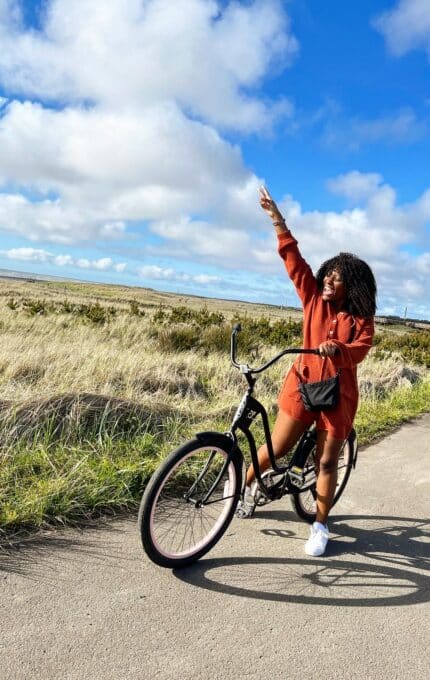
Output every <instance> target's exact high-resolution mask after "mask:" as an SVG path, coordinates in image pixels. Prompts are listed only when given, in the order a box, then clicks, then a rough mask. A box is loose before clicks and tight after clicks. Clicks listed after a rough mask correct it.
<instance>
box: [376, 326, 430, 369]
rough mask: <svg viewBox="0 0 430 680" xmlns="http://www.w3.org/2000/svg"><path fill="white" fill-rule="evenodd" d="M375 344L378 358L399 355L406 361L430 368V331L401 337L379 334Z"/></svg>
mask: <svg viewBox="0 0 430 680" xmlns="http://www.w3.org/2000/svg"><path fill="white" fill-rule="evenodd" d="M373 344H374V345H375V347H376V350H375V356H376V357H377V358H384V357H386V356H390V355H392V354H398V355H400V356H401V358H402V359H403V360H404V361H407V362H412V363H414V364H421V365H423V366H426V367H427V368H429V367H430V331H416V332H414V333H403V334H401V335H396V334H394V333H384V332H383V333H377V334H376V335H375V338H374V341H373Z"/></svg>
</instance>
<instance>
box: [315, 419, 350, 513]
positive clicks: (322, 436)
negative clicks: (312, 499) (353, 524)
mask: <svg viewBox="0 0 430 680" xmlns="http://www.w3.org/2000/svg"><path fill="white" fill-rule="evenodd" d="M344 441H345V440H344V439H335V437H333V436H332V435H331V434H330V433H329V432H327V430H318V432H317V467H318V469H317V472H318V476H317V516H316V521H317V522H320V523H321V524H326V523H327V517H328V514H329V512H330V508H331V504H332V503H333V498H334V494H335V491H336V483H337V465H338V460H339V454H340V451H341V449H342V446H343V443H344Z"/></svg>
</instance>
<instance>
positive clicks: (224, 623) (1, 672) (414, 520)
mask: <svg viewBox="0 0 430 680" xmlns="http://www.w3.org/2000/svg"><path fill="white" fill-rule="evenodd" d="M429 492H430V414H429V415H426V416H425V417H423V418H421V419H419V420H417V421H415V422H414V423H411V424H408V425H405V426H403V427H402V428H401V429H400V430H398V431H397V432H395V433H394V434H392V435H390V436H389V437H387V438H385V439H384V440H383V441H382V442H380V443H378V444H376V445H375V446H372V447H369V448H367V449H366V450H365V451H363V452H361V454H359V461H358V467H357V469H356V470H355V472H354V473H353V475H352V476H351V479H350V482H349V485H348V487H347V490H346V493H345V497H344V498H343V499H341V501H340V502H339V503H338V505H337V506H336V508H334V509H333V513H332V517H331V523H330V529H331V536H332V538H331V541H330V544H329V548H328V551H327V555H326V556H325V557H321V558H308V557H307V556H306V555H304V553H303V543H304V540H305V539H306V538H307V535H308V526H307V525H306V524H304V523H302V522H301V521H299V520H298V519H297V518H296V516H295V515H294V514H293V513H292V512H291V511H290V506H289V500H288V499H283V500H282V501H279V502H277V503H273V504H271V505H269V506H266V507H265V508H261V509H260V511H259V512H257V513H256V514H255V516H254V518H253V519H252V520H238V519H236V520H234V521H233V523H232V525H231V526H230V528H229V529H228V531H227V534H226V535H225V536H224V537H223V539H222V540H221V541H220V543H219V544H218V545H217V546H216V547H215V548H214V549H213V550H212V551H211V552H210V553H209V554H208V555H207V556H206V557H205V558H203V559H202V560H201V561H200V562H199V563H197V564H196V565H194V566H193V567H190V568H187V569H186V570H182V571H179V572H177V573H174V572H171V571H169V570H165V569H161V568H159V567H156V566H155V565H153V564H152V563H151V562H150V561H149V560H148V559H147V558H146V556H145V555H144V554H143V552H142V549H141V545H140V541H139V536H138V533H137V529H136V518H135V517H132V518H129V519H126V520H121V521H115V522H110V523H108V524H105V525H104V526H101V527H99V528H97V529H86V530H85V531H75V530H73V531H65V532H61V533H60V532H50V533H47V534H45V535H43V536H40V537H38V538H35V539H32V540H31V541H26V542H25V543H24V544H22V545H21V546H20V547H19V549H17V550H13V551H11V552H8V553H0V630H1V635H0V677H1V678H2V680H3V679H6V678H7V679H8V680H9V679H13V680H15V679H17V680H18V679H21V678H26V679H27V678H32V679H34V678H43V679H48V678H49V679H50V678H66V679H69V678H70V679H72V678H73V679H74V678H76V679H79V680H86V679H93V678H94V679H97V680H99V679H103V680H105V679H106V680H108V679H110V678H115V679H116V678H118V679H123V678H127V679H128V678H145V679H146V678H148V679H149V678H151V679H152V678H156V679H160V680H161V679H163V680H164V679H169V680H170V679H173V678H174V679H175V680H176V679H182V678H188V679H200V678H202V679H203V678H204V679H205V680H212V679H214V680H215V679H218V678H223V679H224V678H237V679H241V678H247V679H248V678H250V677H253V678H257V679H266V678H267V679H269V678H270V680H277V679H278V678H279V679H284V678H285V679H286V678H288V679H296V678H297V679H299V678H300V679H301V680H303V679H305V680H306V679H307V678H314V677H315V676H319V677H321V678H324V679H325V680H331V679H332V678H336V679H341V680H343V679H347V680H355V679H358V678H360V679H363V680H364V679H366V680H377V679H378V680H379V679H381V680H382V679H384V680H385V679H386V678H390V680H397V679H399V680H403V679H404V678H408V679H409V678H411V679H412V680H420V679H421V678H423V679H424V678H426V679H427V678H428V677H429V668H430V651H429V650H430V603H429V601H430V501H429V497H430V493H429Z"/></svg>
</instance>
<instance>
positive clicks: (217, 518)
mask: <svg viewBox="0 0 430 680" xmlns="http://www.w3.org/2000/svg"><path fill="white" fill-rule="evenodd" d="M240 330H241V327H240V324H237V325H236V326H234V328H233V331H232V334H231V361H232V364H233V365H234V366H235V367H236V368H238V369H239V370H240V372H241V373H242V374H243V376H244V377H245V379H246V381H247V383H248V389H247V390H246V393H245V395H244V396H243V398H242V400H241V402H240V404H239V406H238V408H237V410H236V413H235V415H234V417H233V420H232V423H231V427H230V430H229V431H228V432H224V433H222V432H199V433H198V434H196V435H195V437H194V439H191V440H190V441H188V442H186V443H185V444H183V445H182V446H180V447H179V448H177V449H176V450H175V451H173V452H172V453H171V454H170V455H169V456H167V458H166V459H165V460H164V461H163V463H162V464H161V465H160V467H159V468H158V469H157V470H156V471H155V472H154V474H153V475H152V477H151V479H150V481H149V483H148V485H147V487H146V490H145V493H144V495H143V497H142V501H141V504H140V509H139V519H138V523H139V529H140V533H141V538H142V544H143V548H144V550H145V552H146V553H147V555H148V556H149V558H150V559H151V560H152V561H153V562H155V563H156V564H158V565H160V566H162V567H168V568H175V567H185V566H187V565H189V564H191V563H192V562H195V561H196V560H198V559H199V558H200V557H202V556H203V555H205V554H206V553H207V552H208V551H209V550H210V549H211V548H212V547H213V546H214V545H215V544H216V543H217V542H218V541H219V539H220V538H221V536H222V535H223V534H224V532H225V531H226V529H227V527H228V526H229V524H230V522H231V521H232V519H233V516H234V514H235V510H236V507H237V504H238V501H239V499H242V500H243V494H244V490H245V482H246V464H245V460H244V457H243V454H242V452H241V450H240V448H239V446H238V440H237V431H238V430H240V431H241V432H243V434H244V435H245V438H246V440H247V442H248V445H249V451H250V456H251V461H252V464H253V466H254V470H255V472H256V480H257V485H258V487H257V493H256V495H255V501H256V505H257V506H261V505H265V504H266V503H269V502H272V501H274V500H276V499H278V498H282V496H284V495H286V494H288V495H290V497H291V502H292V506H293V509H294V510H295V512H296V513H297V514H298V516H299V517H301V518H302V519H303V520H305V521H307V522H310V523H312V522H314V521H315V517H316V465H317V462H316V430H315V427H314V426H311V427H310V428H308V429H307V430H306V431H305V432H304V433H303V435H302V437H301V438H300V440H299V442H298V444H297V445H296V447H295V448H294V449H293V451H292V453H291V454H290V455H289V458H288V459H287V461H286V463H285V464H282V465H281V464H278V463H277V462H276V460H275V456H274V452H273V447H272V440H271V436H270V427H269V419H268V416H267V412H266V410H265V408H264V406H263V405H262V404H261V403H260V402H259V401H257V400H256V399H255V398H254V397H253V396H252V395H253V391H254V386H255V383H256V378H255V375H256V374H258V373H262V372H263V371H265V370H266V369H267V368H269V366H272V365H273V364H274V363H275V362H276V361H278V360H279V359H280V358H281V357H283V356H284V355H286V354H296V353H302V354H319V352H318V350H317V349H285V350H283V351H282V352H279V354H277V355H276V356H275V357H273V358H272V359H270V361H268V362H267V363H266V364H264V365H263V366H260V368H250V367H249V366H248V365H247V364H239V363H237V361H236V348H237V334H238V333H239V331H240ZM258 416H260V417H261V420H262V423H263V430H264V436H265V440H266V444H267V448H268V453H269V458H270V464H271V468H270V469H268V470H265V471H264V472H263V473H261V472H260V470H259V465H258V457H257V446H256V443H255V439H254V436H253V434H252V432H251V429H250V428H251V425H252V423H253V422H254V420H255V419H256V418H257V417H258ZM357 451H358V446H357V437H356V434H355V431H354V430H352V431H351V433H350V435H349V437H348V439H347V440H346V441H345V444H344V446H343V448H342V451H341V453H340V455H339V463H338V479H337V487H336V492H335V496H334V500H333V505H334V504H335V503H336V502H337V501H338V500H339V498H340V496H341V494H342V493H343V490H344V489H345V486H346V484H347V482H348V479H349V475H350V474H351V469H352V468H353V467H355V465H356V461H357Z"/></svg>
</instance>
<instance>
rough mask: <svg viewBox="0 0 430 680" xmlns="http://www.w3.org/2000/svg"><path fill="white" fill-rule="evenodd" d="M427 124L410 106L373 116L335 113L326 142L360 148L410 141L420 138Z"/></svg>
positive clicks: (330, 121)
mask: <svg viewBox="0 0 430 680" xmlns="http://www.w3.org/2000/svg"><path fill="white" fill-rule="evenodd" d="M427 128H428V126H427V123H426V122H425V121H421V120H419V119H418V118H417V116H416V114H415V112H414V111H413V110H412V109H411V108H409V107H407V108H403V109H401V110H399V111H397V112H395V113H391V114H387V115H385V116H380V117H378V118H373V119H367V120H366V119H362V118H358V117H353V118H350V119H346V118H343V117H342V116H337V115H335V116H334V117H333V119H332V120H329V122H328V123H327V124H326V126H325V128H324V132H323V137H322V140H323V143H324V144H326V145H327V146H336V147H343V148H346V149H349V150H350V151H357V150H358V149H360V148H361V147H362V146H364V145H366V144H374V143H376V142H381V143H384V144H409V143H411V142H415V141H417V140H418V139H421V138H422V137H423V136H424V135H425V134H426V132H427Z"/></svg>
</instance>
